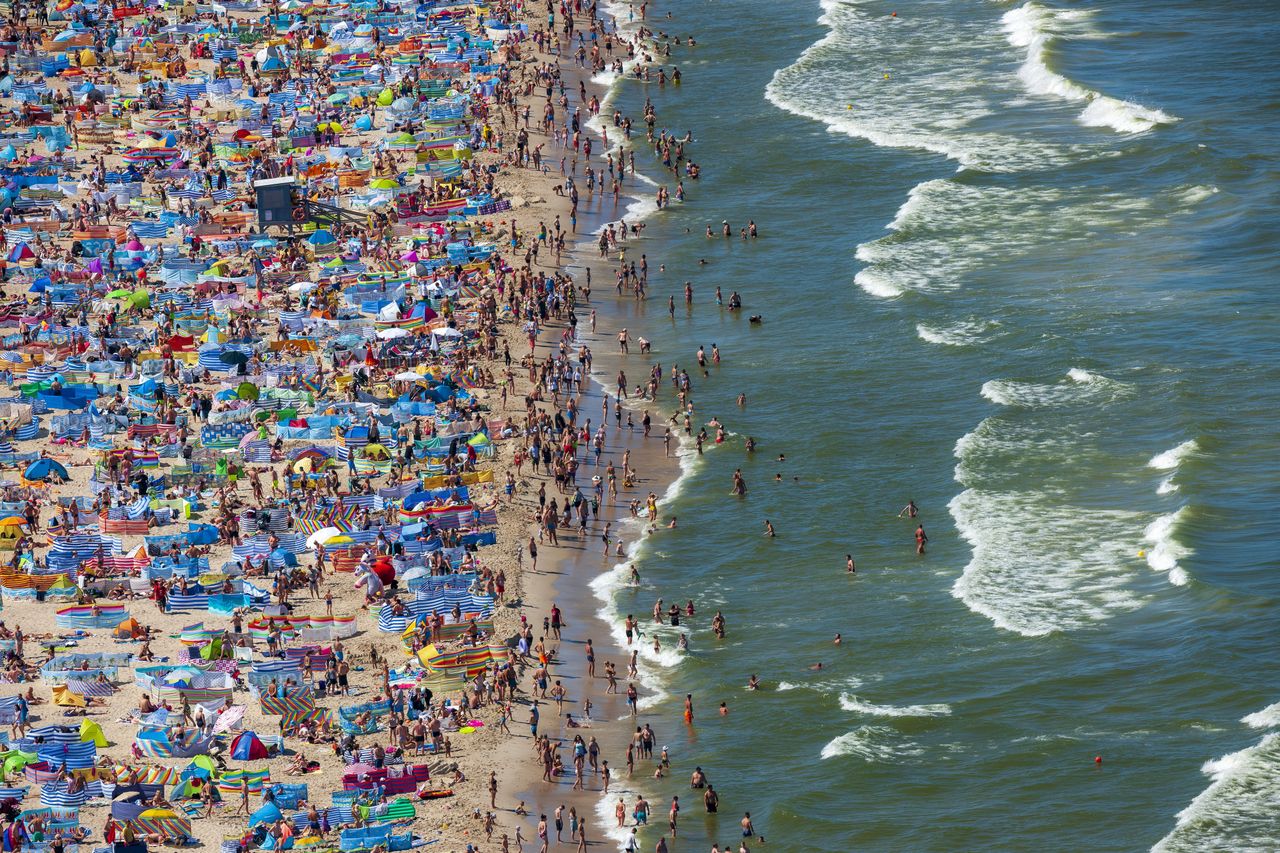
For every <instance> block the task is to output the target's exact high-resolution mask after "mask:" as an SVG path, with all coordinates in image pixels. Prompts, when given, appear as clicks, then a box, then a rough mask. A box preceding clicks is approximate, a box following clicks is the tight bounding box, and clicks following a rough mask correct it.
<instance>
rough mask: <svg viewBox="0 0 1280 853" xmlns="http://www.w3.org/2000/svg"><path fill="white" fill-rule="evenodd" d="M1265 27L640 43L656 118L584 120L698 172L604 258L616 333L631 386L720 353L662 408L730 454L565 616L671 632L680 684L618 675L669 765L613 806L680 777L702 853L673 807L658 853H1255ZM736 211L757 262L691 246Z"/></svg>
mask: <svg viewBox="0 0 1280 853" xmlns="http://www.w3.org/2000/svg"><path fill="white" fill-rule="evenodd" d="M1266 8H1269V7H1258V6H1256V5H1249V4H1242V3H1235V4H1232V3H1227V4H1213V7H1212V8H1208V7H1207V5H1206V4H1197V3H1191V2H1173V3H1163V4H1145V3H1137V2H1133V1H1132V0H1123V2H1112V3H1108V4H1105V5H1103V4H1098V5H1096V6H1089V5H1071V6H1066V5H1063V6H1050V5H1047V4H1045V5H1040V4H1036V3H1027V4H1024V5H1018V4H1015V3H977V2H907V3H892V4H890V3H880V2H865V3H825V4H824V5H823V6H822V7H821V8H820V7H818V6H817V5H814V4H810V3H788V4H784V5H782V6H778V5H776V4H774V5H766V4H754V3H742V2H716V3H699V4H693V5H690V6H688V7H680V8H678V9H675V10H674V14H675V20H674V21H672V22H666V21H662V20H657V21H654V22H653V25H654V26H655V28H658V29H663V30H666V31H667V32H670V33H678V34H680V35H681V36H685V35H688V34H690V33H692V34H694V35H696V37H697V39H698V41H699V45H698V47H697V48H695V49H689V48H686V47H676V48H674V49H673V50H674V53H673V56H672V60H671V61H672V62H673V63H675V64H678V65H679V67H680V69H681V71H682V72H683V74H684V84H683V85H682V86H680V87H674V86H670V85H668V86H667V87H666V88H665V89H659V87H658V86H657V85H656V83H651V84H649V85H648V86H647V87H646V86H644V85H643V84H640V83H637V82H635V81H627V82H624V83H620V84H619V85H618V87H617V103H618V104H619V106H620V107H621V108H622V109H623V111H624V112H626V113H628V114H631V115H634V116H637V117H638V116H639V115H640V113H641V105H642V104H643V102H644V99H645V97H646V96H648V97H651V98H652V99H653V101H654V104H655V106H656V107H657V110H658V116H659V122H658V125H659V127H663V126H665V127H666V128H668V129H670V130H673V131H675V132H676V133H678V134H683V133H684V131H685V130H692V131H693V132H694V135H695V139H696V142H695V144H694V146H693V157H694V159H695V160H697V161H698V162H699V163H700V164H702V166H703V167H704V172H703V178H702V179H701V180H699V181H696V182H694V181H688V180H686V182H685V184H686V189H687V191H688V192H689V200H688V202H687V203H686V204H684V205H682V206H676V207H674V208H671V209H669V210H668V211H665V212H663V213H660V214H656V215H654V216H652V217H651V218H650V219H649V224H648V228H647V230H646V232H645V239H644V240H643V241H642V242H641V243H640V244H637V245H636V247H635V248H634V249H633V250H632V254H635V253H636V252H638V251H644V252H646V253H647V254H648V257H649V260H650V263H651V265H652V267H653V268H654V272H653V273H652V274H651V277H652V279H653V283H652V284H651V294H652V298H651V299H650V300H649V302H648V303H647V304H643V305H635V304H634V303H630V302H626V303H620V304H619V306H618V307H619V310H620V311H622V312H624V314H625V315H627V316H628V317H633V318H634V322H633V324H632V326H633V328H639V329H641V331H642V333H643V334H644V335H645V336H647V337H649V338H650V339H651V340H653V341H654V350H655V352H654V358H656V359H658V360H661V361H662V362H663V363H664V365H666V366H669V365H670V364H671V363H672V362H673V361H674V362H679V363H681V364H682V365H688V366H690V367H692V366H693V361H694V354H695V352H696V350H697V347H698V346H699V345H703V346H706V347H707V348H708V351H709V349H710V347H711V345H712V344H713V343H715V344H717V345H718V346H719V348H720V350H721V352H722V354H723V356H724V361H723V363H722V364H721V365H720V366H719V367H718V368H714V369H713V371H712V375H711V377H709V378H705V379H704V378H703V377H701V376H700V375H699V374H697V373H696V372H695V373H694V376H693V382H694V391H695V394H694V399H695V401H696V402H697V404H698V414H699V417H700V419H702V420H706V419H710V418H711V417H712V416H717V417H719V418H720V419H721V420H723V421H724V422H725V423H726V425H727V426H728V428H729V429H730V430H731V431H732V433H733V435H732V436H731V439H730V441H729V442H727V443H726V445H724V446H721V447H716V448H713V449H710V450H708V452H707V453H706V455H704V456H702V457H699V458H696V459H691V460H690V473H689V474H688V476H687V477H686V478H685V479H684V480H683V481H682V482H681V484H680V487H679V489H680V490H679V494H678V495H677V496H676V497H675V499H674V500H673V501H672V502H671V503H670V504H669V505H668V506H666V507H665V508H664V514H674V515H678V516H679V518H680V527H679V528H678V529H676V530H669V531H662V532H661V533H659V534H658V535H656V536H654V537H652V538H651V539H649V540H648V541H647V542H646V543H645V544H644V545H643V546H642V548H641V549H640V550H639V552H637V554H636V558H637V563H638V566H639V568H640V571H641V574H642V576H643V580H644V584H643V587H642V588H641V589H639V590H631V589H621V588H619V589H616V590H615V589H614V588H613V587H612V586H611V581H612V579H611V578H605V579H603V580H602V581H601V582H600V583H599V584H598V585H597V586H598V588H599V589H600V591H601V593H602V594H604V595H606V596H615V599H614V601H615V605H616V607H617V608H618V609H619V610H620V611H621V612H623V613H625V612H636V613H646V612H648V611H649V609H650V608H651V606H652V603H653V600H654V598H656V597H657V596H659V595H661V596H662V597H664V598H665V599H666V600H667V601H672V600H675V601H684V600H685V599H686V598H689V599H693V600H694V601H695V602H697V604H698V606H699V608H700V615H699V618H698V619H696V620H695V621H694V625H693V629H692V631H691V633H690V636H691V640H692V648H693V651H692V653H691V654H688V655H677V654H675V653H673V652H666V653H664V654H663V655H662V656H661V660H660V661H652V662H651V665H652V666H654V668H655V671H656V672H657V679H658V680H657V681H656V682H655V685H656V686H661V688H662V689H663V690H664V691H665V692H666V693H667V694H669V695H670V698H666V699H663V700H661V701H658V702H657V704H656V705H655V706H654V708H653V712H654V713H655V714H656V716H655V717H653V718H652V719H653V722H654V724H655V727H656V728H657V729H658V731H659V741H660V743H664V742H665V743H668V744H669V745H670V746H671V750H672V755H673V759H674V760H675V761H676V764H677V767H678V768H679V772H677V774H676V779H675V781H673V782H671V783H670V784H667V785H666V786H665V787H664V786H663V783H655V782H653V781H652V780H650V781H648V782H647V783H640V784H639V787H640V788H641V789H642V790H644V791H645V792H646V793H647V794H649V795H650V797H651V798H654V799H656V801H657V802H659V803H664V802H667V801H669V799H670V797H671V796H672V795H673V794H682V795H684V794H687V793H688V790H687V786H686V785H685V784H684V781H685V780H686V779H687V775H686V774H687V771H688V769H690V768H691V767H692V765H693V764H699V765H701V766H703V767H704V768H705V769H706V770H707V771H708V773H709V775H710V777H711V779H712V781H713V782H714V783H715V784H716V787H717V790H718V791H720V793H721V798H722V805H721V815H720V817H719V819H718V820H719V824H718V825H717V824H713V823H710V822H708V823H707V824H706V825H705V826H703V825H702V821H703V816H702V815H701V814H700V813H698V814H695V813H694V812H699V811H700V810H693V811H691V812H687V813H686V819H685V821H684V822H683V824H682V835H684V834H688V836H689V837H690V838H691V839H693V841H689V842H687V844H688V846H689V849H699V846H700V845H702V844H703V842H704V841H710V840H719V841H721V842H723V841H726V840H729V839H732V838H734V837H735V836H736V835H737V831H736V825H737V819H738V818H739V817H740V816H741V812H742V811H744V810H750V811H751V812H752V815H753V817H754V818H755V819H756V822H757V826H758V827H759V828H760V830H761V831H762V832H763V834H765V835H766V836H767V837H768V838H769V845H768V847H769V849H784V850H788V851H791V850H835V849H838V850H847V849H858V850H904V849H909V850H957V849H976V848H978V847H985V848H988V849H997V850H1077V849H1088V850H1116V851H1128V850H1138V849H1148V848H1152V847H1153V846H1155V847H1159V848H1160V849H1164V850H1171V851H1172V850H1210V849H1213V850H1228V849H1229V850H1274V849H1277V848H1280V817H1277V812H1276V810H1275V801H1276V798H1277V796H1280V775H1278V774H1277V771H1278V770H1280V741H1274V740H1273V738H1274V737H1275V732H1276V731H1277V729H1276V727H1277V726H1280V706H1276V707H1271V706H1272V703H1276V702H1280V685H1278V684H1277V675H1280V667H1278V665H1277V661H1276V657H1275V655H1274V654H1273V649H1274V646H1275V640H1276V638H1277V636H1278V634H1277V624H1276V607H1275V593H1276V581H1275V579H1274V572H1275V569H1276V568H1277V560H1276V549H1275V547H1274V533H1275V530H1276V523H1275V522H1274V520H1273V516H1274V512H1275V509H1276V508H1277V506H1278V505H1280V492H1278V490H1277V486H1276V483H1277V474H1278V473H1280V470H1278V469H1280V454H1278V453H1277V440H1276V432H1275V426H1274V413H1275V412H1276V411H1277V404H1280V381H1278V380H1280V357H1278V356H1280V351H1278V345H1277V341H1278V340H1280V336H1277V334H1276V331H1275V329H1276V324H1277V321H1278V320H1280V306H1278V304H1277V299H1276V297H1275V296H1274V293H1273V287H1274V282H1275V280H1276V273H1277V262H1276V260H1275V258H1276V255H1275V252H1274V250H1273V248H1272V247H1273V245H1274V243H1275V239H1276V236H1277V234H1276V231H1277V224H1278V223H1280V211H1277V196H1276V192H1275V186H1276V178H1277V177H1278V174H1277V173H1278V171H1280V168H1278V167H1280V161H1278V159H1277V155H1278V153H1280V152H1278V150H1277V142H1276V140H1277V134H1276V131H1277V130H1278V129H1280V127H1278V125H1280V108H1278V107H1277V104H1278V103H1280V99H1278V94H1280V93H1278V83H1280V68H1278V67H1277V66H1276V64H1275V63H1274V61H1273V60H1274V56H1275V54H1274V47H1273V45H1274V44H1275V43H1276V39H1277V37H1278V36H1280V25H1278V23H1277V22H1278V19H1276V18H1275V16H1268V15H1266V14H1264V12H1265V9H1266ZM658 12H659V13H660V14H662V13H665V8H659V9H658ZM893 12H896V13H897V16H896V18H895V17H892V16H891V13H893ZM819 16H821V20H820V21H819V20H818V18H819ZM637 160H638V163H639V164H640V167H641V169H642V170H644V169H646V168H647V169H648V173H649V174H650V175H651V176H653V177H655V178H657V177H658V174H657V171H656V170H655V169H654V168H653V167H654V165H655V164H654V162H653V161H652V159H651V158H649V157H648V155H646V154H645V153H644V152H643V151H641V152H640V153H639V154H638V155H637ZM671 188H672V189H673V190H674V187H673V186H672V187H671ZM749 218H750V219H754V220H755V221H756V222H757V223H758V224H759V225H760V228H761V233H762V237H761V239H759V240H756V241H749V242H743V241H741V240H739V239H737V238H736V237H735V238H734V239H732V240H729V241H725V240H723V239H719V238H717V239H714V240H707V239H706V238H705V237H704V236H703V233H704V230H705V227H706V225H708V224H712V225H713V226H715V227H716V229H717V230H718V228H719V225H718V223H720V221H721V220H725V219H727V220H728V221H729V222H730V223H731V224H732V225H733V227H734V230H735V233H736V230H737V228H739V227H741V226H743V225H745V224H746V222H747V220H748V219H749ZM700 260H706V261H707V263H706V264H701V263H699V261H700ZM659 262H663V263H665V264H666V270H665V272H657V269H656V267H657V264H658V263H659ZM686 280H689V281H691V282H692V283H693V286H694V288H695V303H694V305H693V308H692V310H686V309H685V307H684V306H683V304H681V301H682V300H681V291H682V288H683V282H684V281H686ZM716 286H720V287H721V288H722V289H723V292H724V294H725V296H726V297H727V296H728V294H729V292H730V291H731V290H737V291H739V292H740V293H741V294H742V296H743V300H744V303H745V305H744V309H745V310H744V311H742V312H727V311H723V310H721V309H718V308H717V307H716V305H715V304H714V301H713V300H712V293H713V291H714V289H715V287H716ZM601 289H602V288H601V287H599V286H598V287H597V290H598V291H599V290H601ZM669 294H674V295H675V296H676V300H677V311H676V316H675V318H674V320H669V319H668V317H667V311H666V299H667V296H668V295H669ZM755 313H760V314H763V315H764V322H763V323H762V324H760V325H751V324H748V323H747V315H749V314H755ZM632 359H633V360H634V359H635V356H632ZM630 372H635V373H636V374H640V373H641V372H642V368H640V367H639V366H638V363H637V365H636V366H635V367H633V368H632V370H631V371H629V373H630ZM740 392H743V393H745V394H746V395H747V405H746V407H745V408H744V409H742V410H739V409H738V407H737V406H736V404H735V397H736V396H737V395H738V394H739V393H740ZM667 400H668V401H669V400H670V395H669V393H668V395H667ZM668 414H669V412H668ZM748 435H750V436H754V437H755V439H756V440H757V441H758V442H759V447H758V449H757V451H756V452H755V454H754V455H751V454H748V453H747V452H746V450H745V449H744V446H743V443H744V440H745V437H746V436H748ZM779 453H785V454H786V462H785V463H782V464H779V463H777V462H775V461H774V460H775V458H776V457H777V455H778V454H779ZM736 468H741V469H742V471H743V474H744V476H745V477H746V480H747V483H748V485H749V494H748V496H747V498H746V499H745V500H739V499H736V498H733V497H731V496H730V495H729V490H730V486H731V480H732V473H733V471H734V469H736ZM777 473H781V474H782V475H783V481H782V482H781V483H776V482H774V477H775V474H777ZM793 478H798V480H797V479H793ZM908 499H914V501H915V502H916V503H917V504H918V505H919V506H920V508H921V511H922V514H921V519H922V521H923V523H924V526H925V529H926V531H927V532H928V535H929V537H930V542H929V548H928V553H927V555H925V556H923V557H918V556H917V555H916V554H915V553H914V541H913V530H914V524H913V523H911V522H909V521H908V520H905V519H898V518H897V517H896V515H897V513H898V511H899V509H901V507H902V506H903V505H904V504H906V502H907V500H908ZM766 518H767V519H770V520H771V521H772V523H773V524H774V525H775V527H776V529H777V531H778V534H779V535H778V537H777V538H776V539H768V538H766V537H764V536H762V535H761V533H762V530H763V520H764V519H766ZM846 553H852V554H853V556H854V557H855V559H856V560H857V565H858V572H857V575H856V577H852V578H851V577H848V576H846V574H845V572H844V555H845V554H846ZM715 609H720V610H722V611H723V612H724V614H725V617H726V618H727V620H728V624H729V636H728V638H727V639H726V640H725V641H723V642H717V641H716V640H715V639H714V638H713V637H712V636H711V632H710V630H709V625H708V619H707V618H706V617H707V616H709V614H710V613H711V612H713V611H714V610H715ZM836 632H840V633H842V634H843V637H844V643H843V645H842V646H840V647H839V648H836V647H835V646H833V645H832V637H833V636H834V635H835V633H836ZM674 636H675V634H674V632H673V631H670V630H668V631H667V632H666V633H665V634H664V646H666V647H667V648H672V647H673V646H674ZM816 662H823V663H824V668H823V670H822V671H820V672H815V671H811V670H809V669H808V665H810V664H813V663H816ZM751 673H758V674H759V675H760V676H761V678H762V679H763V680H764V683H765V689H763V690H761V691H759V692H750V691H747V690H745V689H744V684H745V682H746V680H747V677H748V676H749V675H750V674H751ZM687 692H691V693H693V694H694V696H695V700H696V701H697V702H698V707H699V719H698V721H697V725H696V727H695V728H694V729H693V731H692V732H691V733H690V732H686V731H684V727H683V725H682V724H680V723H679V721H678V720H679V714H680V709H681V703H680V701H679V699H678V698H675V697H679V696H682V695H683V694H685V693H687ZM721 701H725V702H728V704H729V707H730V715H729V716H728V717H727V718H723V719H720V718H713V717H714V714H713V709H714V708H715V706H716V705H717V704H718V703H719V702H721ZM1097 756H1100V757H1101V758H1102V763H1101V765H1096V764H1095V757H1097ZM611 822H612V821H610V823H611ZM694 841H696V843H694ZM649 844H652V839H650V841H649ZM681 845H682V848H681V849H684V845H686V842H685V841H684V840H683V839H682V842H681Z"/></svg>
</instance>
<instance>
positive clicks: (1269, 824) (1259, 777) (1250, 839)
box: [1152, 733, 1280, 853]
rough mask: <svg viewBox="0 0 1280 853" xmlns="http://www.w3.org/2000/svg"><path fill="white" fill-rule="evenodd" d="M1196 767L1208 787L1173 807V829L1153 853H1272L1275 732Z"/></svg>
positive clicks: (1276, 836) (1277, 775)
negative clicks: (1226, 852) (1215, 852)
mask: <svg viewBox="0 0 1280 853" xmlns="http://www.w3.org/2000/svg"><path fill="white" fill-rule="evenodd" d="M1201 772H1203V773H1204V774H1205V775H1206V776H1208V777H1209V778H1210V779H1211V780H1212V781H1211V783H1210V784H1209V787H1207V788H1205V789H1204V790H1203V791H1201V792H1200V793H1199V794H1198V795H1197V796H1196V798H1195V799H1193V800H1192V801H1191V804H1190V805H1188V806H1187V807H1186V808H1185V809H1183V810H1182V811H1180V812H1178V816H1177V823H1176V825H1175V826H1174V828H1173V831H1172V832H1170V833H1169V834H1168V835H1166V836H1165V837H1164V838H1162V839H1161V840H1160V841H1159V842H1158V843H1157V844H1156V845H1155V846H1154V847H1153V848H1152V853H1200V851H1204V850H1231V851H1233V853H1273V851H1275V850H1276V849H1277V848H1280V832H1278V831H1277V827H1276V821H1275V818H1274V814H1275V804H1276V803H1277V802H1278V801H1280V734H1277V733H1271V734H1268V735H1265V736H1264V737H1263V738H1262V740H1260V741H1259V742H1258V743H1256V744H1254V745H1253V746H1250V747H1246V748H1245V749H1242V750H1240V751H1238V752H1233V753H1230V754H1229V755H1224V756H1223V757H1222V758H1218V759H1214V760H1212V761H1207V762H1205V764H1204V766H1203V767H1201Z"/></svg>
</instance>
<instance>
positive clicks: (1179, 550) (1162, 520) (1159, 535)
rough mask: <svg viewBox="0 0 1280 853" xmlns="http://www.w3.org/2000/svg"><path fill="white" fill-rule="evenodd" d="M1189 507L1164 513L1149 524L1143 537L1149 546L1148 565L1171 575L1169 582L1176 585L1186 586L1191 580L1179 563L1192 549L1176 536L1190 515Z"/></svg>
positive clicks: (1147, 553) (1147, 551)
mask: <svg viewBox="0 0 1280 853" xmlns="http://www.w3.org/2000/svg"><path fill="white" fill-rule="evenodd" d="M1188 511H1189V507H1185V506H1184V507H1182V508H1181V509H1179V510H1178V511H1177V512H1171V513H1169V514H1167V515H1162V516H1160V517H1159V518H1157V519H1156V520H1155V521H1153V522H1151V523H1150V524H1148V525H1147V529H1146V530H1145V531H1144V532H1143V534H1142V538H1143V539H1145V540H1146V541H1147V542H1148V544H1149V547H1148V548H1147V550H1146V555H1147V565H1149V566H1150V567H1151V568H1152V569H1154V570H1155V571H1157V572H1163V573H1165V574H1167V575H1168V576H1169V582H1170V583H1172V584H1174V585H1175V586H1185V585H1186V584H1187V582H1188V581H1189V580H1190V577H1189V576H1188V575H1187V571H1186V569H1184V568H1182V566H1180V565H1178V561H1179V560H1181V559H1182V558H1183V557H1187V556H1190V555H1191V553H1192V551H1191V549H1190V548H1188V547H1187V546H1185V545H1183V544H1182V543H1181V542H1179V541H1178V540H1177V538H1176V536H1177V533H1178V527H1179V525H1180V524H1182V523H1183V522H1184V521H1185V520H1186V517H1187V515H1188Z"/></svg>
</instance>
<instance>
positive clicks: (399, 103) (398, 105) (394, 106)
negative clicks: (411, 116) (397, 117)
mask: <svg viewBox="0 0 1280 853" xmlns="http://www.w3.org/2000/svg"><path fill="white" fill-rule="evenodd" d="M413 105H414V100H413V99H412V98H396V99H395V100H394V101H392V102H391V110H392V111H393V112H397V113H407V112H409V110H411V109H413Z"/></svg>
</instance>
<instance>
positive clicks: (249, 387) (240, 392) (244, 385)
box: [236, 382, 262, 400]
mask: <svg viewBox="0 0 1280 853" xmlns="http://www.w3.org/2000/svg"><path fill="white" fill-rule="evenodd" d="M261 393H262V392H261V391H259V390H258V386H257V385H254V384H253V383H252V382H241V383H240V384H239V385H237V386H236V396H237V397H239V398H240V399H241V400H256V399H258V397H259V396H260V395H261Z"/></svg>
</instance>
